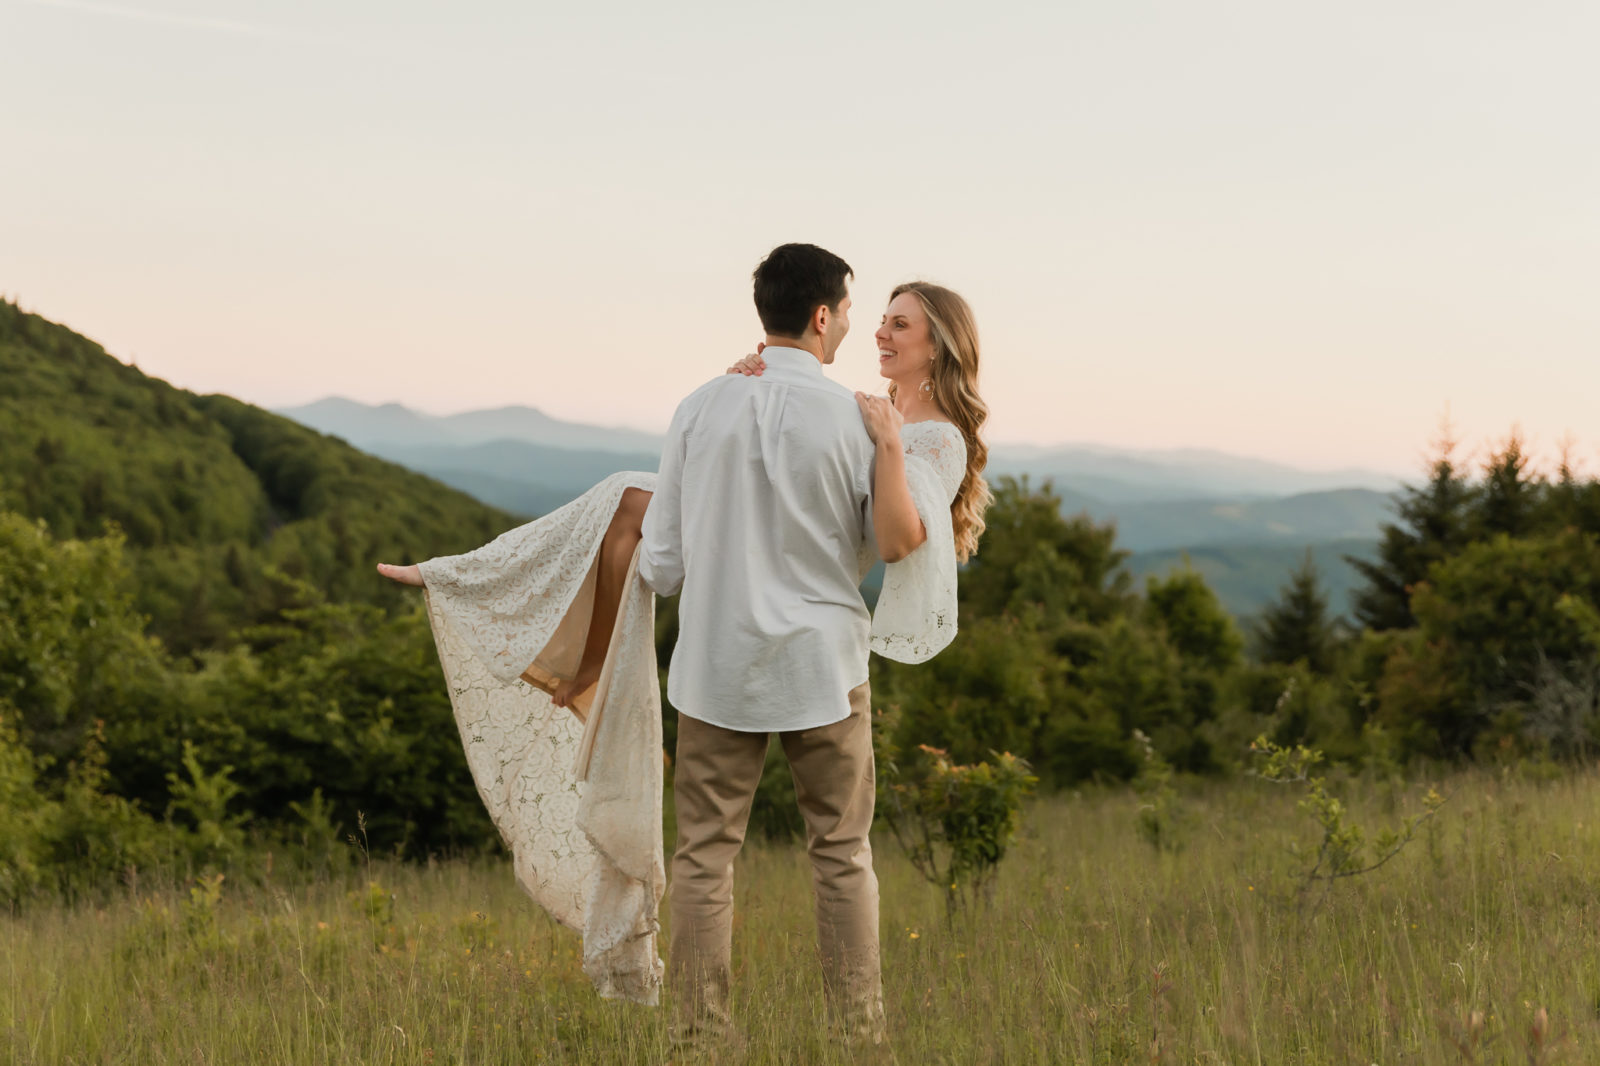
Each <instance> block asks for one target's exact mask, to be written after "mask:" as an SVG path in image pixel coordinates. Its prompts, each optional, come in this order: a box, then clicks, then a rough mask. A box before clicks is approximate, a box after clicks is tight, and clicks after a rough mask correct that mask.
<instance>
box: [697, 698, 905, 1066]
mask: <svg viewBox="0 0 1600 1066" xmlns="http://www.w3.org/2000/svg"><path fill="white" fill-rule="evenodd" d="M871 702H872V701H871V695H870V691H869V689H868V686H866V685H861V686H860V687H858V688H855V689H852V690H851V692H850V716H849V717H848V718H846V719H845V720H844V721H842V722H835V723H834V724H833V725H827V726H822V727H820V728H817V729H802V730H796V731H794V732H788V733H779V734H778V737H779V739H780V741H781V742H782V744H783V753H784V755H785V756H786V757H787V758H788V760H789V769H790V772H791V773H792V774H793V775H794V784H795V792H796V793H797V795H798V798H799V801H800V813H801V814H802V815H803V816H804V818H805V823H806V848H807V852H808V853H809V855H810V857H811V871H812V889H813V893H814V896H815V901H816V914H817V946H818V949H819V951H820V954H821V959H822V979H823V991H824V994H825V996H826V998H827V1003H828V1013H829V1017H830V1020H831V1022H832V1023H833V1025H834V1026H835V1027H836V1028H843V1029H845V1030H846V1031H847V1032H848V1033H849V1035H850V1036H851V1037H852V1038H854V1039H856V1040H862V1039H864V1040H866V1041H867V1042H870V1043H877V1042H879V1041H880V1040H881V1039H882V1033H883V987H882V983H881V980H880V977H879V965H878V879H877V876H876V875H875V874H874V873H873V872H872V846H871V845H870V844H869V843H868V841H867V831H868V830H869V829H871V827H872V807H873V797H874V782H875V775H874V768H873V762H872V711H871ZM766 754H767V734H765V733H741V732H737V731H735V730H731V729H723V728H722V727H721V726H715V725H710V724H709V723H706V722H701V721H698V720H696V719H694V718H691V717H689V716H687V715H684V714H680V715H679V716H678V753H677V761H676V763H675V764H674V780H673V794H674V796H675V798H676V800H677V814H678V845H677V850H676V852H675V853H674V854H673V856H672V882H671V889H670V895H671V907H672V946H671V962H670V969H669V976H668V980H669V982H670V987H671V990H672V993H673V997H674V1000H675V1003H676V1021H677V1033H678V1038H679V1039H680V1040H695V1039H697V1038H701V1037H708V1038H711V1039H718V1038H721V1037H724V1036H727V1035H730V1034H731V1032H732V1023H731V1018H730V1015H729V1012H728V993H729V983H730V977H731V974H730V954H731V948H732V939H733V860H734V856H736V855H738V853H739V847H740V845H742V844H743V843H744V835H745V827H746V825H747V824H748V822H749V820H750V803H751V800H752V799H753V798H754V796H755V790H756V784H757V783H758V782H759V781H760V780H761V768H762V765H763V763H764V762H765V761H766Z"/></svg>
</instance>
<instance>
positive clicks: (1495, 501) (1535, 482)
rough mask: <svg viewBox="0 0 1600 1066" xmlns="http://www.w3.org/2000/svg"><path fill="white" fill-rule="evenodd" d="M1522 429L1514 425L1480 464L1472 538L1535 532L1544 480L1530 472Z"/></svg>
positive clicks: (1482, 538)
mask: <svg viewBox="0 0 1600 1066" xmlns="http://www.w3.org/2000/svg"><path fill="white" fill-rule="evenodd" d="M1524 445H1525V442H1524V441H1523V439H1522V431H1521V430H1520V429H1516V428H1513V429H1512V430H1511V433H1510V434H1509V435H1508V436H1507V437H1506V439H1505V443H1503V444H1502V445H1501V446H1500V450H1499V451H1497V452H1495V453H1494V454H1492V455H1491V456H1489V461H1488V462H1486V463H1484V464H1483V488H1482V489H1481V490H1480V492H1479V496H1478V500H1477V505H1476V507H1474V508H1473V510H1474V521H1473V523H1472V525H1473V527H1474V528H1473V538H1472V539H1473V540H1488V539H1489V538H1490V537H1492V536H1494V535H1495V534H1496V533H1504V534H1506V535H1507V536H1512V537H1522V536H1527V535H1528V534H1530V533H1534V532H1537V530H1536V529H1535V526H1536V525H1537V524H1538V523H1539V518H1540V514H1539V512H1540V510H1541V508H1540V503H1541V502H1542V496H1543V490H1544V484H1543V482H1542V481H1541V480H1540V479H1538V478H1536V477H1532V476H1530V475H1529V472H1528V453H1527V452H1526V451H1525V450H1524Z"/></svg>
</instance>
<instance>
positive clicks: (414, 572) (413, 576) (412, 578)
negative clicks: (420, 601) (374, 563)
mask: <svg viewBox="0 0 1600 1066" xmlns="http://www.w3.org/2000/svg"><path fill="white" fill-rule="evenodd" d="M378 573H380V574H382V575H383V576H384V577H386V578H388V579H389V580H390V581H398V582H400V584H402V585H416V586H417V587H418V588H421V587H422V571H421V570H420V569H418V568H417V567H416V566H395V565H394V564H393V563H379V564H378Z"/></svg>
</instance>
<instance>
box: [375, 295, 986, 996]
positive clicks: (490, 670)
mask: <svg viewBox="0 0 1600 1066" xmlns="http://www.w3.org/2000/svg"><path fill="white" fill-rule="evenodd" d="M876 338H877V342H878V348H879V372H880V373H881V374H882V375H883V376H884V377H886V378H888V379H889V390H888V391H889V398H888V399H887V400H886V399H883V398H881V397H869V396H865V395H862V394H859V393H858V394H857V402H858V403H859V404H860V406H861V411H862V418H863V421H864V423H865V425H866V428H867V432H868V434H869V435H870V436H871V438H872V440H873V441H874V443H875V445H876V448H877V462H876V465H875V473H874V487H873V497H874V499H873V515H872V517H873V526H874V535H875V540H876V548H877V554H878V556H879V557H880V558H882V559H883V560H885V562H887V563H888V567H887V569H886V572H885V578H884V585H883V591H882V593H881V594H880V597H879V601H878V608H877V611H876V612H875V613H874V616H873V622H872V636H871V646H872V649H873V650H874V651H877V652H878V653H879V654H881V655H884V656H886V657H888V658H892V659H896V660H898V661H901V662H908V663H916V662H923V661H925V660H926V659H929V658H931V657H932V656H933V655H935V654H937V653H938V652H939V651H941V650H942V649H943V648H944V647H945V646H946V645H948V644H949V642H950V640H951V639H952V638H953V637H954V636H955V632H956V564H957V562H958V561H965V560H966V559H967V558H968V557H969V556H970V555H971V554H972V552H973V550H974V548H975V547H976V545H977V541H978V537H979V535H980V534H981V533H982V531H983V511H984V509H985V507H986V506H987V505H988V502H989V498H990V497H989V492H988V487H987V485H986V484H985V483H984V480H983V476H982V472H983V468H984V464H985V462H986V460H987V457H988V449H987V447H986V446H985V444H984V442H983V440H982V438H981V437H980V435H979V431H980V430H981V428H982V426H983V422H984V420H985V418H986V417H987V413H988V411H987V408H986V407H985V405H984V403H983V401H982V400H981V399H980V398H979V396H978V393H977V389H976V380H977V370H978V339H977V328H976V324H975V322H974V320H973V317H972V312H971V309H970V308H969V307H968V306H967V304H966V302H965V301H964V300H962V299H961V297H960V296H958V295H956V294H955V293H954V292H951V291H950V290H949V289H945V288H942V287H940V286H937V285H931V284H927V283H924V282H913V283H910V284H906V285H902V286H900V287H899V288H897V289H895V290H894V292H893V294H892V295H891V298H890V302H889V306H888V308H887V309H886V311H885V313H884V316H883V322H882V324H881V325H880V326H879V328H878V331H877V334H876ZM763 368H764V364H763V362H762V360H761V358H760V354H759V353H757V355H754V356H750V357H747V358H746V359H745V360H742V361H741V362H740V363H739V364H736V365H735V366H734V367H732V368H730V371H729V372H730V373H733V372H739V373H745V374H760V373H761V372H762V370H763ZM653 485H654V475H653V474H638V473H623V474H616V475H613V476H612V477H609V478H607V479H606V480H605V481H603V482H601V483H600V484H599V485H597V486H596V487H595V488H594V489H591V490H590V491H589V492H587V493H585V494H584V495H583V496H582V497H580V498H579V499H577V500H574V501H573V502H572V503H569V504H567V505H566V506H564V507H561V508H559V509H558V510H556V511H554V512H552V513H550V514H549V515H546V516H545V517H543V518H541V519H538V520H537V521H535V522H530V523H528V524H526V525H524V526H519V527H518V528H516V529H514V530H511V531H509V532H508V533H506V534H504V535H502V536H501V537H499V538H496V540H494V541H493V542H491V543H490V544H487V545H485V546H484V547H482V548H479V549H477V550H476V551H474V552H469V553H467V554H466V555H460V556H450V557H445V558H440V559H430V560H428V561H427V562H425V563H422V564H420V565H418V566H392V565H389V564H379V566H378V570H379V572H380V573H382V574H384V576H386V577H389V578H391V579H393V580H395V581H399V582H401V583H403V584H410V585H419V586H423V587H424V588H425V589H426V592H427V596H428V609H429V619H430V621H431V623H432V625H433V630H434V637H435V640H436V642H437V644H438V647H439V656H440V662H441V665H442V666H443V667H444V671H445V677H446V681H447V683H448V685H449V688H450V695H451V702H452V705H453V707H454V710H455V716H456V721H457V725H458V726H459V727H460V729H461V734H462V741H463V744H464V745H465V747H466V753H467V760H468V764H469V765H470V766H471V768H472V772H473V777H474V780H475V781H476V783H477V785H478V790H479V794H480V796H482V798H483V800H484V804H485V806H486V807H488V809H489V812H490V814H491V816H492V817H493V819H494V821H495V824H496V826H497V827H498V828H499V829H500V832H501V834H502V836H503V837H504V838H505V840H506V842H507V844H508V845H510V847H511V850H512V854H513V860H514V863H515V866H516V872H517V878H518V881H519V883H520V884H521V885H522V887H523V888H524V889H525V890H526V891H527V892H528V893H529V894H530V895H531V896H533V898H534V899H535V900H536V901H537V902H538V903H540V905H542V906H544V907H545V908H546V909H547V910H549V911H550V913H551V914H552V915H553V916H554V917H556V918H557V919H558V920H560V921H562V922H564V923H565V924H568V925H570V926H572V927H574V928H577V929H579V930H581V931H582V932H583V934H584V968H585V971H586V972H588V973H589V975H590V977H591V978H592V979H593V980H594V981H595V983H596V984H597V986H598V987H599V988H600V991H601V994H602V995H606V996H617V997H622V998H628V999H633V1000H636V1001H639V1002H645V1003H653V1002H655V1001H656V997H657V989H658V987H659V983H660V977H661V966H660V960H659V958H658V957H657V955H656V950H655V930H656V911H657V907H658V905H659V901H660V897H661V892H662V890H663V888H664V882H665V877H664V873H663V863H662V856H661V837H660V832H659V826H660V824H661V817H660V813H661V812H660V802H661V796H660V793H661V788H660V777H661V767H660V763H659V761H655V760H656V759H657V758H658V754H659V752H660V750H661V737H660V720H659V710H660V703H659V700H660V694H659V689H658V687H657V683H656V672H655V653H654V644H653V609H654V598H653V596H652V595H651V594H650V592H649V590H648V589H647V588H646V587H645V586H644V584H643V582H640V581H637V580H635V578H634V574H635V568H636V566H637V558H636V550H637V547H638V544H639V541H640V537H641V532H640V530H641V526H642V522H643V518H644V513H645V509H646V507H647V506H648V504H649V500H650V490H651V489H652V488H653ZM868 556H870V553H864V556H863V560H862V562H863V576H864V573H865V569H866V567H867V566H868V565H870V563H871V559H870V558H869V557H868ZM521 682H527V684H521ZM555 708H567V709H569V710H570V711H571V712H572V713H571V714H561V713H559V712H558V711H556V710H555ZM602 719H604V720H605V721H606V723H607V726H606V728H605V729H601V728H600V723H601V720H602ZM591 762H592V765H594V766H595V767H597V768H601V767H603V768H604V769H603V771H599V770H597V775H598V778H599V779H597V777H596V776H591V775H589V774H588V767H589V766H590V765H591ZM580 783H582V784H584V786H585V787H582V788H580V787H579V785H580Z"/></svg>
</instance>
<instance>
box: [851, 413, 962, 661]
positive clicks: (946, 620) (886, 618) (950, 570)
mask: <svg viewBox="0 0 1600 1066" xmlns="http://www.w3.org/2000/svg"><path fill="white" fill-rule="evenodd" d="M902 436H903V439H904V441H905V449H906V481H907V483H908V484H909V486H910V488H911V500H912V502H913V503H914V504H915V505H916V508H917V514H918V515H919V516H920V517H921V518H922V525H923V529H924V530H926V532H927V540H925V541H924V542H923V543H922V544H921V545H920V546H919V547H918V548H917V549H916V550H915V551H913V552H912V553H911V554H910V555H908V556H906V557H905V558H904V559H902V560H900V561H899V562H897V563H890V564H889V565H888V566H887V567H885V568H884V575H883V591H882V592H881V593H880V594H879V596H878V607H877V610H876V611H874V612H873V615H872V650H873V651H875V652H877V653H878V654H879V655H882V656H883V657H884V658H886V659H893V660H895V661H896V662H902V663H921V662H926V661H927V660H929V659H931V658H933V657H934V656H935V655H937V654H939V652H941V651H943V650H944V649H945V648H946V647H947V646H948V645H949V644H950V641H951V640H953V639H955V635H956V548H955V534H954V531H953V530H952V528H951V524H950V504H951V502H952V501H954V499H955V495H956V492H957V491H958V490H959V489H960V487H961V479H962V477H963V476H964V475H965V473H966V464H967V455H966V445H965V442H964V441H963V440H962V438H961V435H960V432H959V431H957V430H956V429H955V427H953V426H950V425H949V424H948V423H927V422H919V423H913V424H912V425H909V426H907V427H905V431H904V433H903V435H902Z"/></svg>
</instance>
